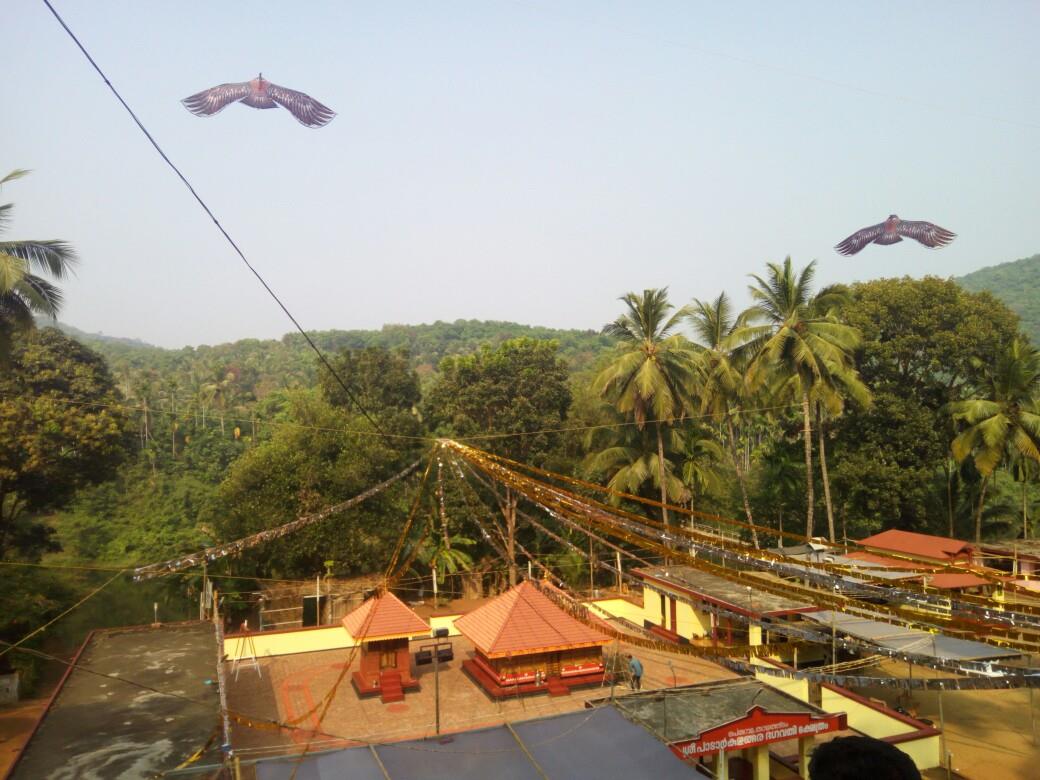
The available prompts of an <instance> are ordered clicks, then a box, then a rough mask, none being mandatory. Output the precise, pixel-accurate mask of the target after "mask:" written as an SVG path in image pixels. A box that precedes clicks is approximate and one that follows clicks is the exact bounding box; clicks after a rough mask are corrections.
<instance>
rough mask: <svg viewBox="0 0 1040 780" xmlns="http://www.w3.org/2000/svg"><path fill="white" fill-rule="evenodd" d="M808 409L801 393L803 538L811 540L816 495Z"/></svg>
mask: <svg viewBox="0 0 1040 780" xmlns="http://www.w3.org/2000/svg"><path fill="white" fill-rule="evenodd" d="M811 416H812V415H811V412H810V409H809V394H808V393H802V422H803V430H802V441H803V442H804V443H805V502H806V507H805V538H806V540H809V539H812V535H813V504H814V503H815V502H816V495H815V493H814V491H813V470H812V420H811Z"/></svg>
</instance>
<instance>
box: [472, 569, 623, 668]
mask: <svg viewBox="0 0 1040 780" xmlns="http://www.w3.org/2000/svg"><path fill="white" fill-rule="evenodd" d="M455 628H457V629H458V630H459V631H460V632H461V633H462V634H463V636H465V637H466V638H467V639H469V640H470V641H471V642H472V643H473V644H474V645H475V646H476V647H477V649H479V650H480V651H481V652H483V653H484V655H486V656H488V657H489V658H494V657H501V656H507V655H528V654H532V653H542V652H548V651H552V650H565V649H571V648H576V647H595V646H596V645H605V644H607V643H608V642H610V638H609V637H606V636H604V635H603V634H601V633H600V632H598V631H596V630H595V629H593V628H590V627H589V626H586V625H585V624H584V623H582V622H580V621H578V620H575V619H574V618H572V617H571V616H570V615H568V614H567V613H566V612H564V611H563V610H562V609H560V608H559V607H558V606H556V605H555V604H554V603H553V602H552V601H550V600H549V598H548V597H547V596H546V595H545V594H543V593H542V592H541V591H539V590H538V588H537V587H535V586H534V585H533V584H531V583H530V582H522V583H520V584H519V585H517V586H516V587H515V588H512V589H511V590H508V591H506V592H505V593H503V594H502V595H501V596H499V597H498V598H496V599H494V600H493V601H489V602H488V603H487V604H485V605H484V606H482V607H478V608H477V609H475V610H473V611H472V612H470V613H469V614H467V615H463V616H462V617H460V618H459V619H458V620H456V621H455Z"/></svg>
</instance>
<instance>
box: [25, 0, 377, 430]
mask: <svg viewBox="0 0 1040 780" xmlns="http://www.w3.org/2000/svg"><path fill="white" fill-rule="evenodd" d="M43 4H44V5H45V6H47V9H48V10H49V11H50V12H51V13H52V14H53V15H54V18H55V19H57V20H58V24H60V25H61V26H62V27H63V28H64V30H65V32H67V33H68V34H69V37H70V38H72V41H73V43H75V44H76V46H77V47H78V48H79V50H80V51H81V52H83V56H84V57H86V58H87V62H89V63H90V64H91V66H92V67H93V68H94V70H96V71H97V73H98V75H99V76H101V79H102V81H104V82H105V85H106V86H107V87H108V88H109V90H111V92H112V94H113V95H115V96H116V100H118V101H119V102H120V104H122V106H123V108H125V109H126V112H127V113H128V114H130V118H131V119H133V120H134V123H135V124H136V125H137V127H138V128H139V129H140V131H141V132H142V133H144V136H145V138H147V139H148V141H149V143H151V145H152V147H153V148H154V149H155V151H156V152H158V153H159V156H160V157H162V158H163V160H164V161H165V163H166V164H167V165H168V166H170V170H172V171H173V172H174V173H175V174H177V178H179V179H180V180H181V182H182V183H183V184H184V186H185V187H187V188H188V191H189V192H190V193H191V194H192V197H193V198H195V200H196V201H197V202H198V204H199V206H201V207H202V210H203V211H205V212H206V214H207V216H209V218H210V219H211V220H213V224H214V225H216V226H217V230H219V231H220V233H221V235H222V236H224V238H225V239H227V242H228V244H230V245H231V248H232V249H234V250H235V254H237V255H238V256H239V258H240V259H241V260H242V262H243V263H245V265H246V268H248V269H249V270H250V272H252V274H253V276H255V277H256V278H257V281H259V282H260V284H262V285H263V287H264V289H265V290H267V292H268V294H269V295H270V296H271V298H273V299H274V302H275V303H277V304H278V306H279V307H280V308H281V310H282V311H283V312H285V316H286V317H288V318H289V320H290V321H291V322H292V324H293V325H294V326H296V330H298V331H299V332H300V335H301V336H303V338H304V339H305V340H306V341H307V344H308V345H309V346H310V348H311V349H312V350H314V354H315V355H317V356H318V360H320V361H321V363H322V365H324V366H325V368H326V369H328V371H329V373H330V374H331V375H332V376H333V377H334V378H335V380H336V382H337V383H338V384H339V386H340V387H342V388H343V392H344V393H346V394H347V398H349V399H350V400H351V402H353V404H354V405H355V406H356V407H357V408H358V411H360V412H361V414H362V415H363V416H364V418H365V419H366V420H368V421H369V422H370V423H371V424H372V427H373V428H375V429H376V430H377V431H379V432H380V433H383V429H382V428H380V427H379V423H377V422H376V421H375V419H374V418H373V417H372V415H370V414H369V413H368V410H367V409H365V407H364V406H363V405H362V404H361V401H360V400H358V397H357V395H355V394H354V392H353V391H352V390H351V389H350V388H349V387H348V386H347V383H346V382H344V381H343V378H342V377H341V376H340V375H339V373H338V372H337V371H336V369H334V368H333V367H332V364H331V363H330V362H329V360H328V358H326V357H325V353H324V352H322V351H321V350H320V349H319V348H318V345H317V344H315V343H314V340H313V339H312V338H311V337H310V335H309V334H308V333H307V331H305V330H304V329H303V326H302V325H300V323H299V322H298V321H297V319H296V317H294V316H293V313H292V312H291V311H289V308H288V307H287V306H286V305H285V304H284V303H282V299H281V298H279V297H278V295H277V294H276V293H275V291H274V290H273V289H271V285H269V284H268V283H267V281H266V280H265V279H264V277H263V276H261V275H260V272H259V271H257V270H256V268H254V267H253V264H252V263H250V262H249V260H248V258H246V256H245V253H244V252H243V251H242V250H241V249H239V247H238V244H236V243H235V240H234V239H233V238H232V237H231V235H230V234H229V233H228V232H227V230H225V229H224V226H223V225H221V224H220V221H219V220H218V219H217V217H216V215H215V214H214V213H213V211H212V210H211V209H210V207H209V206H208V205H206V201H204V200H203V199H202V197H201V196H200V195H199V193H198V192H196V191H195V187H193V186H192V184H191V182H190V181H188V179H187V177H186V176H185V175H184V174H183V173H181V171H180V169H179V168H178V167H177V166H176V165H174V164H173V161H172V160H171V159H170V158H169V157H168V156H167V154H166V152H164V151H163V149H162V147H161V146H159V142H158V141H156V140H155V138H154V137H153V136H152V134H151V133H150V132H148V128H146V127H145V126H144V123H143V122H141V120H140V119H138V117H137V114H135V113H134V110H133V109H132V108H130V106H129V104H128V103H127V102H126V101H125V100H123V96H122V95H120V94H119V90H117V89H116V88H115V87H114V86H113V85H112V82H111V81H109V79H108V76H106V75H105V72H104V71H103V70H101V68H100V66H99V65H98V64H97V62H95V61H94V58H93V57H92V56H90V52H88V51H87V49H86V47H85V46H84V45H83V44H82V43H80V40H79V38H77V37H76V34H75V33H74V32H72V30H71V29H70V28H69V26H68V25H67V24H66V23H65V20H64V19H62V18H61V14H59V13H58V12H57V11H56V10H55V8H54V6H53V5H51V4H50V0H43Z"/></svg>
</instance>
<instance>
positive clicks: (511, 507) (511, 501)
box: [503, 488, 518, 587]
mask: <svg viewBox="0 0 1040 780" xmlns="http://www.w3.org/2000/svg"><path fill="white" fill-rule="evenodd" d="M517 500H518V498H517V495H516V494H515V493H514V492H513V491H512V490H511V489H509V488H506V500H505V507H504V508H505V512H504V513H503V514H504V515H505V521H506V556H507V557H508V559H509V560H508V561H507V562H506V563H507V564H508V566H509V587H513V586H514V585H516V503H517Z"/></svg>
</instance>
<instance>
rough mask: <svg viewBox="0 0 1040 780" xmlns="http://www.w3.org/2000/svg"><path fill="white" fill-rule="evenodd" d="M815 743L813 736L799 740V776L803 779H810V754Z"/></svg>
mask: <svg viewBox="0 0 1040 780" xmlns="http://www.w3.org/2000/svg"><path fill="white" fill-rule="evenodd" d="M814 741H815V740H814V739H813V737H811V736H810V737H799V738H798V774H800V775H801V776H802V777H803V778H807V777H809V752H810V751H811V750H812V746H813V742H814Z"/></svg>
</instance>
